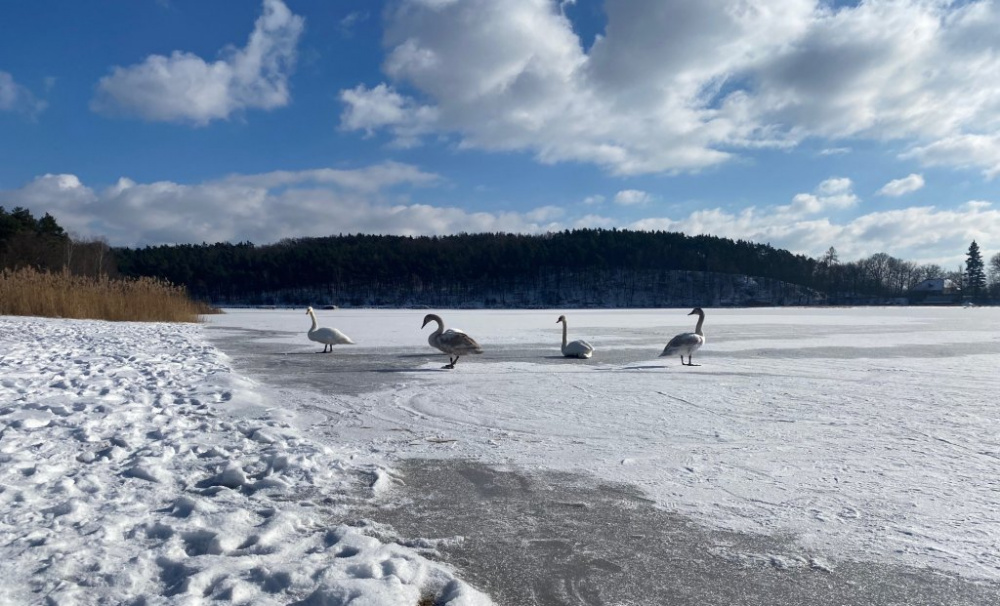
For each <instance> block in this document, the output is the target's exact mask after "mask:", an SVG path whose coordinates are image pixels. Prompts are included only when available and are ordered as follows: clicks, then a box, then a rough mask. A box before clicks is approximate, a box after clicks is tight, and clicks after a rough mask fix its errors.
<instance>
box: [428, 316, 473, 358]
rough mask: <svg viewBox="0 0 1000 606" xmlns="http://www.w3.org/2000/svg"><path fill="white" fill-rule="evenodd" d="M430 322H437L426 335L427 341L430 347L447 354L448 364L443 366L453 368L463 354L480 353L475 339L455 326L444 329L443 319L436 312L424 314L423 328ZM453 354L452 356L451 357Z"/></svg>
mask: <svg viewBox="0 0 1000 606" xmlns="http://www.w3.org/2000/svg"><path fill="white" fill-rule="evenodd" d="M431 322H437V325H438V327H437V330H435V331H434V332H432V333H431V334H430V336H428V337H427V342H428V343H429V344H430V346H431V347H435V348H437V349H440V350H441V351H443V352H444V353H446V354H448V364H447V365H445V366H444V367H443V368H455V363H456V362H458V359H459V358H460V357H461V356H463V355H465V354H481V353H483V348H482V347H480V346H479V343H476V340H475V339H473V338H472V337H470V336H469V335H467V334H465V333H464V332H462V331H461V330H458V329H455V328H449V329H448V330H445V329H444V320H442V319H441V316H439V315H437V314H427V315H426V316H424V323H423V324H422V325H421V326H420V328H423V327H424V326H427V325H428V324H429V323H431ZM453 355H454V357H452V356H453Z"/></svg>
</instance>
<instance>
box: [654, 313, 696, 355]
mask: <svg viewBox="0 0 1000 606" xmlns="http://www.w3.org/2000/svg"><path fill="white" fill-rule="evenodd" d="M688 315H689V316H693V315H697V316H698V324H697V326H695V327H694V332H682V333H681V334H679V335H677V336H676V337H674V338H673V339H670V342H669V343H667V346H666V347H664V348H663V353H661V354H660V357H661V358H662V357H663V356H676V355H678V354H679V355H680V357H681V364H684V365H685V366H700V364H692V363H691V355H692V354H694V352H695V351H697V350H698V348H699V347H701V346H702V345H704V344H705V333H704V332H702V331H701V326H702V324H704V323H705V312H704V311H703V310H702V309H701V308H700V307H695V308H694V309H693V310H691V313H689V314H688ZM684 354H687V357H688V361H687V362H684Z"/></svg>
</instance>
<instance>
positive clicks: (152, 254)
mask: <svg viewBox="0 0 1000 606" xmlns="http://www.w3.org/2000/svg"><path fill="white" fill-rule="evenodd" d="M115 256H116V258H117V263H118V267H119V271H121V272H122V273H123V274H124V275H133V276H157V277H161V278H165V279H167V280H169V281H170V282H172V283H175V284H184V285H186V286H187V287H188V289H189V292H191V294H192V295H193V296H195V297H197V298H201V299H205V300H209V301H212V302H215V303H222V304H236V303H250V304H305V303H316V302H320V301H321V300H323V299H326V300H329V301H331V302H335V303H337V304H345V305H403V304H427V305H441V304H442V302H445V303H448V304H451V305H462V304H471V305H476V304H481V305H485V306H517V305H522V304H525V303H526V302H528V303H531V302H532V300H531V299H530V297H527V295H526V294H525V293H531V292H534V293H536V294H538V293H540V295H539V296H540V300H536V301H534V302H536V303H540V304H557V305H565V304H579V305H583V306H589V305H594V306H599V305H606V304H608V302H609V297H608V296H602V295H603V294H606V293H602V291H603V290H606V289H609V288H613V289H623V290H624V293H625V295H629V293H631V295H630V296H617V298H612V299H610V302H611V304H614V305H616V306H629V305H637V306H642V305H645V304H653V305H655V304H657V302H656V301H655V300H654V299H656V297H657V296H661V295H662V293H660V291H662V292H663V293H666V294H667V295H669V296H672V297H674V299H673V300H677V299H676V292H675V291H676V290H677V289H678V288H681V289H683V290H684V291H685V292H686V294H685V296H684V298H683V301H685V302H687V301H694V302H696V303H704V304H730V305H740V304H791V303H803V304H808V303H855V302H857V303H860V302H875V301H874V300H875V299H878V298H888V297H896V296H905V294H906V290H907V289H908V288H909V287H910V286H912V284H913V283H915V282H919V281H920V280H921V279H923V277H926V276H931V274H934V273H935V272H939V271H940V268H935V267H933V266H929V267H921V266H917V265H915V264H912V263H907V262H903V261H899V260H896V259H893V258H892V257H889V256H888V255H884V254H880V255H874V256H873V257H872V258H870V259H865V260H862V261H858V262H853V263H847V264H841V263H840V262H839V260H838V259H837V258H836V252H835V251H834V250H833V249H831V251H830V252H829V253H828V254H827V255H826V256H825V257H824V258H822V259H812V258H809V257H807V256H804V255H796V254H792V253H790V252H788V251H787V250H782V249H777V248H774V247H772V246H770V245H768V244H759V243H754V242H749V241H745V240H736V241H734V240H730V239H727V238H719V237H715V236H687V235H685V234H682V233H675V232H645V231H629V230H617V229H610V230H607V229H581V230H574V231H563V232H558V233H549V234H544V235H525V234H506V233H496V234H459V235H453V236H420V237H407V236H381V235H346V236H345V235H341V236H331V237H325V238H299V239H290V240H284V241H281V242H279V243H276V244H269V245H263V246H256V245H254V244H252V243H250V242H242V243H239V244H228V243H219V244H201V245H190V244H188V245H176V246H153V247H145V248H140V249H128V248H122V249H116V250H115ZM748 276H749V277H752V278H753V279H754V280H753V282H752V283H747V282H746V281H745V280H743V279H744V278H745V277H748ZM741 280H743V281H742V282H741ZM741 285H743V286H741ZM651 289H652V291H655V292H652V293H651V292H650V290H651ZM740 289H743V292H733V291H734V290H740ZM644 292H645V293H647V294H649V295H653V294H655V295H656V296H643V293H644ZM536 299H537V297H536ZM660 301H661V303H659V304H667V303H666V302H665V301H663V299H662V297H661V298H660Z"/></svg>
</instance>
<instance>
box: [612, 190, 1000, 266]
mask: <svg viewBox="0 0 1000 606" xmlns="http://www.w3.org/2000/svg"><path fill="white" fill-rule="evenodd" d="M857 202H858V199H857V197H856V196H855V195H854V194H853V193H852V192H851V189H850V181H849V180H847V179H829V180H827V181H824V182H823V183H822V184H820V185H819V186H818V187H817V188H816V190H815V191H814V192H812V193H801V194H797V195H795V196H794V198H793V200H792V203H791V204H788V205H775V206H768V207H762V208H755V207H750V208H747V209H744V210H742V211H740V212H729V211H727V210H724V209H721V208H714V209H705V210H699V211H695V212H693V213H691V214H690V215H688V216H687V217H680V218H668V217H651V218H647V219H642V220H640V221H635V222H633V223H631V224H630V225H628V226H627V227H630V228H632V229H643V230H665V231H679V232H684V233H686V234H689V235H695V234H710V235H714V236H720V237H726V238H732V239H744V240H750V241H752V242H767V243H770V244H771V245H772V246H775V247H778V248H784V249H787V250H790V251H792V252H795V253H798V254H804V255H808V256H810V257H819V256H821V255H822V254H823V253H824V252H826V250H827V249H829V248H830V247H831V246H833V247H835V248H836V249H837V252H838V253H839V256H840V258H841V259H843V260H851V259H859V258H862V257H866V256H869V255H872V254H874V253H877V252H885V253H888V254H890V255H892V256H894V257H898V258H902V259H906V260H909V261H916V262H919V263H937V264H940V265H942V266H945V267H951V266H957V265H958V264H959V263H961V262H962V261H963V260H964V258H965V257H964V255H965V252H966V251H967V250H968V247H969V242H971V241H972V240H978V241H988V236H989V234H991V233H998V231H997V230H1000V210H997V209H995V208H994V207H993V205H992V204H991V203H989V202H986V201H972V202H968V203H966V204H964V205H961V206H960V207H958V208H955V209H938V208H935V207H933V206H920V207H911V208H904V209H898V210H892V211H885V212H874V213H868V214H863V215H859V216H856V217H853V218H850V219H845V220H843V221H840V222H838V221H834V220H832V219H831V218H830V217H829V216H826V215H824V214H822V213H827V212H828V211H831V210H834V209H837V208H844V207H847V206H853V205H855V204H856V203H857Z"/></svg>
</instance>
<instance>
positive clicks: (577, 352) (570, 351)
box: [556, 316, 594, 358]
mask: <svg viewBox="0 0 1000 606" xmlns="http://www.w3.org/2000/svg"><path fill="white" fill-rule="evenodd" d="M560 322H562V325H563V340H562V354H563V355H564V356H566V357H567V358H589V357H590V356H592V355H594V346H593V345H591V344H590V343H587V342H586V341H573V342H571V343H567V342H566V316H559V319H558V320H556V324H559V323H560Z"/></svg>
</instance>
